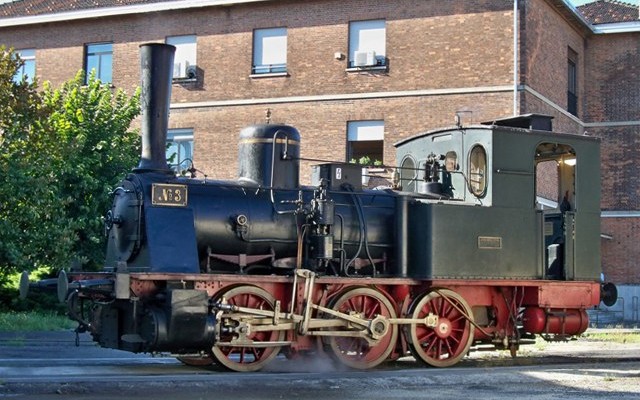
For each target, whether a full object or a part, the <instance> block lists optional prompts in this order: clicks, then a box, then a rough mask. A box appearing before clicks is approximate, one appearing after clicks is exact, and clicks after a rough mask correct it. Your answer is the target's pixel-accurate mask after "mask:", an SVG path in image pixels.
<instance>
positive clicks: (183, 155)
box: [166, 129, 193, 175]
mask: <svg viewBox="0 0 640 400" xmlns="http://www.w3.org/2000/svg"><path fill="white" fill-rule="evenodd" d="M166 155H167V164H169V166H170V167H171V169H173V170H174V171H175V172H176V174H179V175H182V174H183V173H184V172H185V171H186V170H188V169H189V168H191V166H192V165H193V129H169V131H168V132H167V153H166Z"/></svg>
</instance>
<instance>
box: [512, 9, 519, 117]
mask: <svg viewBox="0 0 640 400" xmlns="http://www.w3.org/2000/svg"><path fill="white" fill-rule="evenodd" d="M513 115H514V116H516V115H518V0H513Z"/></svg>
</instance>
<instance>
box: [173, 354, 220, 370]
mask: <svg viewBox="0 0 640 400" xmlns="http://www.w3.org/2000/svg"><path fill="white" fill-rule="evenodd" d="M176 359H177V360H178V361H180V362H181V363H183V364H184V365H188V366H190V367H208V366H210V365H212V364H213V358H211V357H210V356H206V355H203V356H180V357H176Z"/></svg>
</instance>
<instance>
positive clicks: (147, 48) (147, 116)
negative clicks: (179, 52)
mask: <svg viewBox="0 0 640 400" xmlns="http://www.w3.org/2000/svg"><path fill="white" fill-rule="evenodd" d="M175 50H176V48H175V47H174V46H171V45H167V44H162V43H147V44H143V45H140V67H141V71H140V72H141V73H140V76H141V78H140V79H141V85H142V94H141V97H140V105H141V108H142V129H141V131H142V154H141V158H140V165H138V168H135V169H134V170H135V171H138V172H145V171H155V172H168V173H170V172H171V168H169V166H168V165H167V158H166V141H167V126H168V125H169V104H170V102H171V78H172V76H173V56H174V53H175Z"/></svg>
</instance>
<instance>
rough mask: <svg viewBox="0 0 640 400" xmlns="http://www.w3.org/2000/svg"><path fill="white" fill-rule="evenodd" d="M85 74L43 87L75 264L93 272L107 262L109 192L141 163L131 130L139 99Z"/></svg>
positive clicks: (92, 75) (135, 136)
mask: <svg viewBox="0 0 640 400" xmlns="http://www.w3.org/2000/svg"><path fill="white" fill-rule="evenodd" d="M84 81H85V79H84V74H83V72H82V71H81V72H79V73H78V74H77V75H76V77H75V79H73V80H71V81H69V82H67V83H65V84H64V85H62V87H61V88H60V89H57V90H52V89H51V88H50V87H49V86H48V85H45V90H44V94H43V98H44V104H45V105H46V107H47V108H48V109H50V110H51V111H52V112H51V114H50V115H49V117H48V125H49V127H50V128H51V129H52V131H53V132H55V137H56V140H57V142H58V145H59V151H58V152H57V157H58V159H57V160H55V163H54V164H55V165H56V169H57V176H58V177H59V182H58V188H59V191H60V196H61V198H60V200H61V201H62V203H63V204H62V205H61V206H62V210H63V212H64V214H65V215H66V217H67V218H68V221H69V224H70V226H71V227H72V229H73V231H74V234H75V235H74V243H73V245H72V249H71V250H72V253H73V259H72V260H71V261H74V262H78V261H79V262H81V263H82V264H85V265H86V266H88V267H89V268H95V267H98V266H99V265H100V264H101V262H102V261H103V258H104V251H105V242H104V224H103V221H102V216H103V215H104V213H105V212H106V211H107V210H108V209H109V208H110V206H111V200H112V196H111V194H110V193H111V191H112V189H113V187H114V185H115V184H117V183H118V181H119V180H120V179H122V177H123V174H124V173H125V172H126V171H130V170H131V168H132V167H133V166H135V164H136V163H137V161H138V160H139V155H140V153H139V135H138V132H137V131H132V130H129V126H130V124H131V121H132V120H133V119H134V118H135V117H136V116H137V115H138V114H139V112H140V104H139V93H138V92H136V94H135V95H134V96H132V97H129V96H127V94H126V93H125V92H124V91H122V90H120V89H118V90H115V92H114V91H112V89H111V88H110V87H109V86H107V85H104V84H103V83H101V82H100V80H98V79H96V77H95V74H93V73H92V74H91V75H90V76H89V81H88V83H87V84H86V85H85V84H84Z"/></svg>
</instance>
